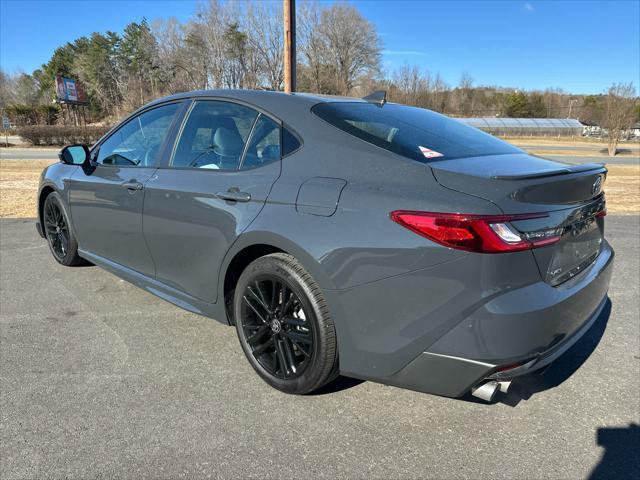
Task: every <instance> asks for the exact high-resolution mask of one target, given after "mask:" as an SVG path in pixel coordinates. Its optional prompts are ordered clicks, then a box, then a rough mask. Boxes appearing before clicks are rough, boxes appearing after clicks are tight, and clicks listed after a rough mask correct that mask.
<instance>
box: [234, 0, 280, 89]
mask: <svg viewBox="0 0 640 480" xmlns="http://www.w3.org/2000/svg"><path fill="white" fill-rule="evenodd" d="M242 18H243V19H244V22H243V26H244V29H245V31H246V32H247V41H248V46H249V48H250V49H251V51H252V53H254V56H255V64H256V67H257V68H256V69H255V72H256V77H258V76H262V77H264V80H265V82H264V83H265V84H266V85H267V86H268V87H269V88H270V89H271V90H281V89H282V82H283V80H284V70H283V68H284V66H283V63H284V58H283V55H282V51H283V48H284V47H283V43H284V32H283V25H282V5H281V4H280V3H277V4H273V3H266V2H264V3H258V4H253V3H252V4H249V6H248V8H247V11H246V13H245V15H243V16H242ZM257 83H259V78H256V84H257Z"/></svg>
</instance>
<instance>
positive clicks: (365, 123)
mask: <svg viewBox="0 0 640 480" xmlns="http://www.w3.org/2000/svg"><path fill="white" fill-rule="evenodd" d="M313 113H315V114H316V115H317V116H319V117H320V118H322V119H323V120H326V121H327V122H329V123H330V124H331V125H333V126H335V127H337V128H339V129H340V130H343V131H345V132H347V133H349V134H351V135H353V136H355V137H358V138H360V139H362V140H364V141H365V142H368V143H371V144H373V145H377V146H378V147H381V148H384V149H386V150H389V151H391V152H394V153H397V154H399V155H402V156H404V157H408V158H411V159H413V160H417V161H419V162H423V163H428V162H431V161H436V160H445V159H451V158H462V157H474V156H480V155H500V154H505V153H522V151H521V150H520V149H518V148H516V147H514V146H512V145H509V144H508V143H506V142H503V141H502V140H499V139H497V138H495V137H493V136H491V135H489V134H487V133H484V132H482V131H480V130H477V129H475V128H472V127H469V126H467V125H464V124H462V123H460V122H458V121H456V120H453V119H451V118H448V117H446V116H444V115H440V114H439V113H435V112H431V111H429V110H425V109H422V108H416V107H407V106H404V105H396V104H386V105H384V106H380V105H376V104H373V103H364V102H336V103H320V104H318V105H316V106H315V107H313Z"/></svg>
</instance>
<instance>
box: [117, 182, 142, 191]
mask: <svg viewBox="0 0 640 480" xmlns="http://www.w3.org/2000/svg"><path fill="white" fill-rule="evenodd" d="M121 185H122V186H123V187H124V188H126V189H127V190H134V191H135V190H142V189H143V188H144V185H143V184H141V183H140V182H136V181H135V180H130V181H128V182H124V183H122V184H121Z"/></svg>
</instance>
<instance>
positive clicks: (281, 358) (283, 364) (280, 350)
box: [274, 335, 289, 378]
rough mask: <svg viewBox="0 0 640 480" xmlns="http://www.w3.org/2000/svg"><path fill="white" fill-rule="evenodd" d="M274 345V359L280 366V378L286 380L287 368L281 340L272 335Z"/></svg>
mask: <svg viewBox="0 0 640 480" xmlns="http://www.w3.org/2000/svg"><path fill="white" fill-rule="evenodd" d="M274 343H275V344H276V356H277V357H276V358H277V359H278V363H279V364H280V369H281V370H282V376H283V377H284V378H287V374H288V373H289V371H288V370H289V367H288V365H287V361H286V360H285V358H284V357H285V353H284V348H283V347H282V340H281V339H279V338H277V337H276V336H275V335H274Z"/></svg>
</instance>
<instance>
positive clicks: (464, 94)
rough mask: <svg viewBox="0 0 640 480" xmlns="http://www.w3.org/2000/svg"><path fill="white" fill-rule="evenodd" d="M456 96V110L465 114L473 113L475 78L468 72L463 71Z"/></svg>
mask: <svg viewBox="0 0 640 480" xmlns="http://www.w3.org/2000/svg"><path fill="white" fill-rule="evenodd" d="M455 97H456V98H455V101H456V103H457V105H456V106H455V107H454V110H455V111H456V112H459V113H462V114H463V115H471V114H472V113H473V111H474V107H475V105H474V89H473V78H472V77H471V75H469V74H468V73H467V72H463V74H462V76H461V77H460V83H459V84H458V88H457V90H456V95H455Z"/></svg>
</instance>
